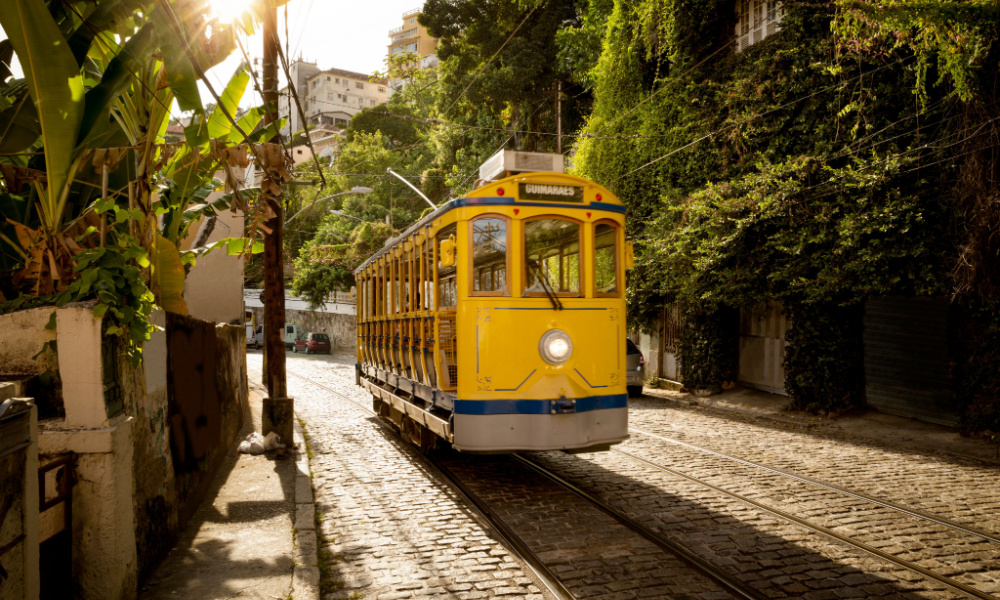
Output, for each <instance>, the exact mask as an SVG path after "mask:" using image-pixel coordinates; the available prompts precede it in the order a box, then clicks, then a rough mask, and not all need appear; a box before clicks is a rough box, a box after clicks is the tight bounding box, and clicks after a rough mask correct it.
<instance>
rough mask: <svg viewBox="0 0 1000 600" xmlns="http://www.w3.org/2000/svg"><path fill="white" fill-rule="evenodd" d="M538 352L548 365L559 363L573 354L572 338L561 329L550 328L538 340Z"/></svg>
mask: <svg viewBox="0 0 1000 600" xmlns="http://www.w3.org/2000/svg"><path fill="white" fill-rule="evenodd" d="M538 353H539V354H541V355H542V359H544V360H545V362H547V363H549V364H550V365H561V364H563V363H564V362H566V361H567V360H569V357H570V356H572V355H573V340H571V339H569V334H567V333H566V332H565V331H563V330H561V329H550V330H549V331H546V332H545V335H543V336H542V339H541V340H539V342H538Z"/></svg>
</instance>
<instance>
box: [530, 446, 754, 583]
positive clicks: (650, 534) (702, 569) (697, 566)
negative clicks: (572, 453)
mask: <svg viewBox="0 0 1000 600" xmlns="http://www.w3.org/2000/svg"><path fill="white" fill-rule="evenodd" d="M512 456H513V457H514V458H515V459H517V460H518V461H520V462H521V463H523V464H524V465H525V466H527V467H528V468H530V469H532V470H534V471H535V472H537V473H538V474H540V475H542V476H543V477H546V478H548V479H550V480H552V481H553V482H555V483H556V484H558V485H559V486H561V487H563V488H566V489H567V490H569V491H571V492H573V493H574V494H576V495H577V496H579V497H581V498H583V499H584V500H586V501H587V502H590V503H591V504H593V505H594V506H596V507H597V508H598V509H600V510H601V511H603V512H604V513H606V514H607V515H609V516H611V517H612V518H613V519H615V520H616V521H618V522H619V523H621V524H622V525H624V526H625V527H627V528H628V529H630V530H632V531H634V532H635V533H637V534H639V535H641V536H642V537H644V538H646V539H647V540H649V541H650V542H652V543H654V544H656V545H657V546H659V547H660V548H661V549H663V550H665V551H667V552H670V553H671V554H675V555H677V557H678V558H680V559H681V560H682V561H683V562H685V563H687V564H688V565H689V566H690V567H691V568H692V569H694V570H695V571H697V572H699V573H701V574H702V575H704V576H705V577H707V578H708V579H710V580H712V581H713V582H714V583H715V584H716V585H718V586H719V587H721V588H722V589H724V590H726V591H727V592H729V593H730V594H732V595H733V596H735V597H737V598H742V599H744V600H763V599H765V598H770V597H769V596H765V595H763V594H761V593H759V592H757V591H756V590H753V589H750V588H748V587H747V586H745V585H743V584H742V583H740V582H739V581H737V580H735V579H733V578H732V577H730V576H729V574H728V573H726V572H725V571H723V570H722V569H720V568H719V567H716V566H714V565H712V564H711V563H710V562H708V561H706V560H705V559H703V558H701V557H700V556H698V555H697V554H695V553H694V552H691V551H690V550H688V549H687V548H685V547H684V546H681V545H680V544H677V543H676V542H673V541H671V540H669V539H667V538H665V537H663V536H662V535H660V534H658V533H656V532H655V531H653V530H652V529H650V528H649V527H646V526H645V525H643V524H642V523H639V522H638V521H636V520H635V519H632V518H631V517H629V516H628V515H626V514H625V513H623V512H622V511H620V510H618V509H617V508H615V507H613V506H611V505H610V504H609V503H607V502H604V501H603V500H601V499H600V498H598V497H596V496H594V495H593V494H591V493H589V492H587V491H585V490H583V489H581V488H580V487H578V486H576V485H575V484H573V483H571V482H570V481H568V480H566V479H564V478H562V477H560V476H559V475H556V474H555V473H553V472H552V471H550V470H549V469H546V468H545V467H543V466H541V465H540V464H538V463H536V462H534V461H532V460H531V459H529V458H526V457H525V456H524V455H521V454H513V455H512Z"/></svg>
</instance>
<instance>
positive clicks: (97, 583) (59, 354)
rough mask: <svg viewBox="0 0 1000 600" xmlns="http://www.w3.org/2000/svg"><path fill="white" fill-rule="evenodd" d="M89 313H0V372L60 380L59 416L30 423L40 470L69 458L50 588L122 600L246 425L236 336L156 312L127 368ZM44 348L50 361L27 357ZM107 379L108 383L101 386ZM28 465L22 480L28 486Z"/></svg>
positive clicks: (227, 329)
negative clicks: (65, 535)
mask: <svg viewBox="0 0 1000 600" xmlns="http://www.w3.org/2000/svg"><path fill="white" fill-rule="evenodd" d="M93 306H94V304H93V303H79V304H73V305H67V306H66V307H63V308H60V309H58V310H56V309H53V308H44V309H35V310H30V311H20V312H18V313H12V314H8V315H0V360H4V361H6V362H3V363H0V365H4V367H5V366H6V365H8V364H10V365H16V367H17V369H18V370H19V371H20V372H21V373H20V375H18V378H21V377H23V375H24V374H36V377H33V378H32V379H37V374H40V373H43V372H45V371H48V370H55V371H56V372H57V374H58V378H59V380H61V382H62V383H61V386H62V390H63V398H64V405H65V406H64V412H63V414H61V415H58V416H55V417H52V418H48V419H45V420H44V421H40V422H39V434H38V437H37V440H38V443H37V456H38V459H37V461H40V462H41V463H42V464H45V463H47V462H49V461H52V460H55V459H57V458H60V457H64V456H67V455H69V454H71V453H72V454H73V455H74V457H75V466H76V484H75V486H74V487H73V491H72V503H73V513H72V514H73V522H72V527H71V534H72V539H71V542H70V544H71V547H72V549H71V554H72V565H71V569H72V573H62V574H61V579H62V580H66V581H69V580H70V577H72V581H73V582H74V585H75V590H74V593H73V595H74V597H75V598H78V599H80V600H90V599H95V600H96V599H100V600H132V599H134V598H135V597H136V596H137V594H138V588H139V583H140V581H141V576H142V574H144V573H148V572H149V571H151V570H152V568H153V567H155V566H156V564H157V563H158V562H159V560H160V558H162V556H164V555H165V554H166V552H168V551H169V549H170V548H171V547H172V545H173V543H174V542H175V541H176V538H177V535H178V534H179V532H180V530H181V529H182V528H183V527H184V525H185V523H186V522H187V520H188V519H189V517H190V515H191V514H192V513H193V512H194V510H195V509H196V508H197V506H198V504H199V503H200V502H201V501H202V499H203V498H204V494H205V492H206V490H207V488H208V486H209V484H210V482H211V481H212V479H213V478H214V476H215V474H216V472H217V471H218V468H219V466H220V464H221V463H222V461H223V459H224V457H225V455H226V453H227V452H228V451H229V450H230V449H232V448H233V447H234V446H235V445H236V443H237V441H238V437H239V434H240V432H241V429H242V428H243V426H244V423H245V420H246V418H247V417H248V416H249V406H248V390H247V382H246V367H245V353H246V349H245V334H244V329H243V327H242V326H234V325H218V326H217V325H216V324H215V323H210V322H205V321H199V320H197V319H192V318H188V317H180V316H176V315H163V314H156V315H154V316H153V319H154V322H155V323H157V324H158V325H160V326H161V327H164V328H165V329H164V330H162V331H159V332H156V333H154V334H153V338H152V339H151V340H149V341H148V342H147V343H146V344H145V346H144V348H143V363H142V365H141V367H140V368H133V367H131V366H130V365H129V363H128V361H127V359H126V355H125V351H124V347H123V345H122V344H121V343H120V342H119V341H118V340H117V338H105V337H104V336H103V323H102V320H101V319H100V318H96V317H94V315H93V312H92V311H93ZM53 313H54V314H55V319H54V320H52V319H51V317H52V315H53ZM50 323H52V324H54V325H55V328H54V329H46V325H48V324H50ZM47 341H56V342H57V344H55V347H56V351H54V352H50V353H49V354H51V356H46V355H45V354H43V355H41V356H39V357H37V358H34V359H33V358H32V356H33V355H35V354H36V353H37V352H38V350H39V349H40V348H41V346H42V345H43V344H44V343H46V342H47ZM109 348H110V349H111V350H108V349H109ZM108 369H113V370H114V373H109V372H108ZM109 381H110V382H114V383H115V384H116V385H114V386H113V387H112V388H106V385H107V384H108V382H109ZM109 390H112V391H110V393H109ZM29 391H30V390H29ZM5 393H6V387H5ZM19 393H20V392H19ZM37 461H36V462H35V463H34V464H33V465H28V467H27V470H26V471H25V474H26V475H27V476H28V478H29V479H32V480H37V477H36V476H31V472H32V469H37V464H38V462H37ZM9 474H11V473H8V475H9ZM15 475H16V473H15ZM5 479H7V478H5ZM35 493H36V496H35V499H34V501H33V502H34V505H35V506H37V491H36V492H35ZM43 516H48V514H47V513H46V515H43ZM36 523H37V518H36ZM3 534H5V531H4V530H0V536H2V535H3ZM36 539H37V538H36ZM0 543H2V542H0ZM35 551H36V554H35V556H37V543H36V544H35ZM34 564H38V560H37V558H36V559H35V560H34ZM3 600H7V599H6V597H4V598H3Z"/></svg>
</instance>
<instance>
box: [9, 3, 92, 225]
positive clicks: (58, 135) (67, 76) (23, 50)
mask: <svg viewBox="0 0 1000 600" xmlns="http://www.w3.org/2000/svg"><path fill="white" fill-rule="evenodd" d="M0 25H2V26H3V28H4V30H5V31H6V32H7V35H8V39H9V40H10V43H11V45H12V46H13V47H14V51H15V52H17V56H18V58H19V59H20V61H21V66H22V68H23V69H24V77H25V79H26V80H27V82H28V88H29V89H30V90H31V99H32V100H33V101H34V103H35V108H36V110H37V112H38V119H39V122H40V124H41V129H42V139H43V143H44V150H45V165H46V171H47V173H48V188H47V192H46V197H45V198H44V199H43V200H42V201H41V202H40V204H41V212H42V214H43V215H44V218H43V221H44V222H45V226H46V228H47V229H48V230H49V231H58V230H59V228H60V225H61V222H62V216H63V215H62V212H63V207H64V205H65V198H66V192H67V189H68V187H69V185H68V184H69V182H70V181H71V178H72V175H73V171H74V169H75V164H74V163H75V160H76V141H77V133H78V132H79V130H80V122H81V121H82V119H83V109H84V87H83V77H82V76H81V74H80V66H79V65H78V64H77V62H76V58H75V57H74V56H73V52H72V51H71V50H70V48H69V45H68V44H67V42H66V38H65V37H63V35H62V32H60V31H59V27H58V26H57V25H56V23H55V21H54V20H53V18H52V15H51V14H49V10H48V8H47V7H46V5H45V2H43V1H42V0H3V1H2V2H0Z"/></svg>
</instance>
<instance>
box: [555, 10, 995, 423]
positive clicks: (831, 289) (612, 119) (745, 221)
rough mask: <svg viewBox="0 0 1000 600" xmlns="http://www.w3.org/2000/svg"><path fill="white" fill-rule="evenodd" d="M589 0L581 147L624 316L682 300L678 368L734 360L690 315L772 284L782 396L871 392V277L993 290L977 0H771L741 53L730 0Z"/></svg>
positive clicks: (991, 136)
mask: <svg viewBox="0 0 1000 600" xmlns="http://www.w3.org/2000/svg"><path fill="white" fill-rule="evenodd" d="M591 10H592V11H593V12H594V13H595V14H600V13H602V12H603V14H606V15H607V20H606V27H605V29H604V34H603V43H602V51H601V54H600V57H599V58H598V59H597V60H596V61H594V67H593V68H592V70H591V71H590V72H589V73H588V75H587V77H588V78H589V79H590V80H592V81H594V82H595V84H594V110H593V112H592V113H591V115H590V116H589V118H588V120H587V124H586V126H585V133H586V134H589V135H588V136H587V137H585V138H584V139H583V140H582V141H581V142H580V143H579V144H578V145H577V154H576V157H575V163H574V166H575V169H576V171H577V172H578V173H579V174H581V175H583V176H585V177H589V178H592V179H594V180H596V181H598V182H600V183H603V184H605V185H608V186H609V187H611V189H613V190H614V191H615V192H616V193H617V194H618V195H619V197H621V198H622V199H623V200H624V201H625V202H626V204H627V206H628V210H629V215H630V219H629V227H630V231H629V233H630V234H631V235H633V236H634V237H635V239H636V241H637V269H636V271H635V272H634V273H633V274H632V276H631V277H630V279H629V286H630V289H629V293H628V300H629V315H630V318H631V319H632V321H633V323H634V324H636V325H640V326H642V325H646V326H649V325H651V324H652V322H653V321H654V320H655V319H656V318H657V315H658V314H659V312H660V310H661V309H662V307H663V306H664V305H665V304H675V305H678V306H681V307H682V308H683V309H684V311H685V313H686V314H687V315H688V321H687V323H688V326H687V329H686V331H685V336H686V337H688V338H689V339H688V340H687V341H686V342H685V341H682V345H681V347H682V355H683V354H684V352H685V349H686V351H687V354H688V356H687V357H685V358H684V359H683V360H684V361H685V362H684V370H685V372H684V376H685V377H693V378H694V379H695V381H694V382H693V383H692V384H690V385H689V387H691V386H692V385H694V386H696V387H699V388H713V387H718V386H719V385H720V384H721V383H722V382H724V381H726V377H728V376H729V373H731V372H732V357H731V356H729V355H727V354H726V353H725V352H719V351H712V352H709V351H705V349H707V348H712V347H713V343H712V342H711V340H710V339H709V338H711V337H712V336H713V335H715V336H722V335H724V330H723V329H713V328H711V327H707V326H706V319H705V315H715V314H723V313H720V311H723V312H724V311H727V310H729V311H731V310H735V309H739V308H743V309H753V308H755V307H758V306H760V305H762V304H764V303H767V302H775V301H776V302H780V303H782V305H783V306H784V307H785V310H786V315H787V316H790V317H791V319H792V322H793V330H792V331H791V332H789V334H788V335H789V343H790V344H792V345H793V346H794V347H793V348H792V349H791V350H790V351H789V352H788V355H787V359H786V364H785V367H786V385H787V390H788V391H789V393H790V394H791V395H792V400H793V404H795V405H796V406H798V407H800V408H810V409H814V410H820V409H822V410H841V409H843V408H846V407H849V406H852V405H857V404H859V403H861V402H863V401H864V400H863V398H864V395H863V365H862V360H863V352H862V350H861V344H860V340H861V328H862V319H861V318H860V316H859V315H860V314H861V313H859V311H860V310H861V309H860V308H859V307H860V306H862V305H863V302H864V301H865V300H866V299H867V298H870V297H875V296H883V295H903V296H912V295H952V296H953V297H956V301H957V302H962V301H964V300H963V299H967V298H976V299H977V302H978V301H979V299H982V298H985V297H1000V294H996V293H995V292H993V291H991V290H993V289H998V290H1000V285H996V283H994V282H995V281H996V280H997V276H996V275H994V274H993V273H994V272H995V271H996V269H991V268H990V267H991V266H996V257H997V252H995V250H997V248H996V247H995V245H996V244H997V242H996V241H995V240H996V239H997V236H996V235H995V234H996V232H997V231H1000V229H998V228H997V227H996V226H995V224H996V223H998V222H1000V219H998V217H1000V211H997V209H996V208H995V205H996V203H995V201H994V202H992V203H990V202H988V201H987V199H995V198H996V197H998V194H997V193H996V188H995V186H994V185H992V184H985V183H984V182H988V181H996V180H997V179H996V177H995V176H992V175H993V174H994V172H995V170H996V164H997V161H996V160H995V156H994V155H995V153H994V152H993V150H992V149H991V148H992V146H993V144H994V142H993V140H995V139H997V136H996V135H995V132H994V122H996V121H995V119H997V118H998V115H997V114H996V106H997V102H996V99H995V98H993V96H992V94H993V93H994V92H993V91H992V90H994V89H996V88H997V86H996V85H995V79H996V72H997V69H996V66H997V62H998V61H997V51H996V48H995V46H996V44H995V40H996V38H997V29H998V28H997V25H996V23H997V17H998V12H997V9H996V8H995V7H993V6H992V5H991V4H987V3H985V2H957V1H947V0H946V1H943V2H939V3H925V2H916V1H909V0H901V1H890V0H869V1H860V0H857V1H854V0H852V1H847V0H843V1H840V2H834V3H830V2H821V1H818V0H804V1H802V2H797V3H794V4H792V3H786V4H785V5H784V6H783V10H784V12H785V15H784V18H783V20H782V22H781V30H780V31H779V32H778V33H777V34H775V35H771V36H769V37H767V38H766V39H764V40H763V41H761V42H759V43H757V44H754V45H752V46H751V47H749V48H747V49H745V50H743V51H741V52H735V49H734V47H733V43H734V40H735V36H734V35H733V31H734V25H735V16H734V15H735V3H734V2H733V0H617V1H615V2H614V5H613V8H611V9H610V10H609V9H608V7H607V6H606V3H600V2H592V3H591ZM567 39H569V38H567ZM564 54H567V55H568V54H569V53H568V52H564ZM991 211H992V212H991ZM991 252H992V255H991V254H990V253H991ZM990 256H992V257H993V259H992V261H991V259H990V258H989V257H990ZM990 302H994V301H990ZM988 304H989V303H988ZM990 305H991V306H997V304H990ZM976 314H979V315H983V314H986V313H984V312H979V313H976ZM994 314H995V313H994ZM986 320H987V321H990V320H989V319H986ZM994 320H995V317H994ZM991 323H992V321H990V323H986V325H988V326H987V327H986V329H987V330H989V329H990V327H991V326H992V327H993V330H994V331H995V330H997V327H996V326H995V325H996V324H992V325H991ZM713 331H715V333H712V332H713ZM716 341H717V342H720V343H721V342H722V341H723V340H721V339H717V340H716ZM694 356H698V357H699V360H704V361H708V362H707V363H706V364H702V365H699V366H695V365H690V364H688V363H689V361H690V359H691V358H693V357H694ZM994 372H1000V368H998V369H994ZM993 379H994V381H993V383H991V384H989V385H988V386H987V389H992V390H993V392H992V394H993V396H995V395H996V392H995V390H996V389H998V388H1000V381H995V380H996V379H997V378H996V377H994V378H993ZM713 380H714V381H713ZM989 386H992V387H991V388H990V387H989ZM977 389H979V390H982V387H981V386H980V387H978V388H977ZM960 394H961V395H963V397H964V398H965V399H966V400H963V402H969V401H970V399H971V398H972V397H973V396H974V394H973V395H970V393H969V392H961V393H960ZM991 397H992V396H991ZM984 402H985V401H983V400H981V401H980V402H979V404H980V405H982V404H983V403H984Z"/></svg>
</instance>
